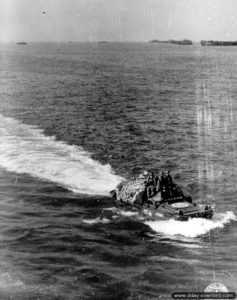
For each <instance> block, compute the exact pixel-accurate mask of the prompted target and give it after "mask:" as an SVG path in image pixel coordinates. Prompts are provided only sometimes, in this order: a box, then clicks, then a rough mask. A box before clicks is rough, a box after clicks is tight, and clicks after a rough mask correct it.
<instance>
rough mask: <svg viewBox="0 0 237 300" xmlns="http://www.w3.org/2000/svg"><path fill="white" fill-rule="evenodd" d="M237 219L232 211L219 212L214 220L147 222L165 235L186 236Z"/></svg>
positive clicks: (221, 225)
mask: <svg viewBox="0 0 237 300" xmlns="http://www.w3.org/2000/svg"><path fill="white" fill-rule="evenodd" d="M231 220H236V216H235V214H234V213H233V212H232V211H227V212H226V213H218V214H216V215H214V217H213V219H212V220H207V219H201V218H193V219H190V220H189V221H187V222H180V221H176V220H166V221H147V222H145V224H147V225H148V226H150V227H151V228H152V229H153V230H154V231H156V232H160V233H163V234H165V235H183V236H185V237H197V236H200V235H203V234H205V233H207V232H209V231H210V230H212V229H215V228H223V227H224V225H225V224H226V223H229V222H230V221H231Z"/></svg>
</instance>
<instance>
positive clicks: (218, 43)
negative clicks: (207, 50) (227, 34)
mask: <svg viewBox="0 0 237 300" xmlns="http://www.w3.org/2000/svg"><path fill="white" fill-rule="evenodd" d="M200 43H201V45H202V46H237V41H212V40H208V41H201V42H200Z"/></svg>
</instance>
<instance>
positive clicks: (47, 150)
mask: <svg viewBox="0 0 237 300" xmlns="http://www.w3.org/2000/svg"><path fill="white" fill-rule="evenodd" d="M236 50H237V49H236V48H235V47H201V46H198V45H195V46H178V45H169V44H164V45H162V44H151V43H127V44H126V43H98V44H97V43H88V44H87V43H35V44H34V43H31V44H29V45H27V46H19V45H15V44H1V45H0V299H17V300H18V299H30V300H31V299H62V300H63V299H70V300H72V299H94V300H99V299H100V300H106V299H108V300H110V299H119V300H120V299H129V300H135V299H171V293H172V292H178V291H189V292H195V291H200V292H201V291H204V289H205V288H206V287H207V285H208V284H210V283H213V282H218V283H222V284H224V285H225V286H226V287H227V288H228V290H229V291H232V292H236V286H237V284H236V283H237V262H236V251H237V246H236V245H237V232H236V229H237V222H236V203H237V195H236V192H237V176H236V174H237V84H236V82H237V51H236ZM167 169H169V170H170V171H171V173H172V175H173V178H174V180H175V181H176V182H177V183H179V184H181V185H182V186H183V187H184V188H185V189H186V190H188V191H189V192H190V193H191V195H192V197H193V199H194V200H195V201H196V202H197V203H199V204H205V203H209V204H210V205H212V207H214V208H215V215H214V217H213V219H212V220H204V219H192V220H189V221H188V222H179V221H175V220H167V219H165V218H164V217H162V216H161V215H157V217H156V218H154V217H152V216H150V215H149V213H148V212H147V211H139V210H137V209H134V208H131V207H130V208H129V207H120V206H118V205H117V204H116V203H115V202H114V201H113V200H111V198H110V197H109V191H110V190H112V189H113V188H114V187H115V186H116V185H117V183H119V182H120V181H121V180H122V179H123V178H129V177H133V176H136V175H138V174H140V173H141V172H143V171H144V170H153V171H155V172H156V171H158V170H167Z"/></svg>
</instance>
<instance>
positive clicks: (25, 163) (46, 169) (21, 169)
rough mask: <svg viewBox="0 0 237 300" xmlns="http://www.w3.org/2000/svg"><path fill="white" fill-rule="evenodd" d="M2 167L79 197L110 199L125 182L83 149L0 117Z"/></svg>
mask: <svg viewBox="0 0 237 300" xmlns="http://www.w3.org/2000/svg"><path fill="white" fill-rule="evenodd" d="M0 139H1V143H0V166H2V167H3V168H5V169H7V170H9V171H13V172H16V173H27V174H30V175H32V176H34V177H38V178H41V179H44V180H49V181H52V182H55V183H57V184H59V185H61V186H63V187H66V188H68V189H70V190H72V191H74V192H76V193H81V194H88V195H108V194H109V191H110V190H112V189H114V188H115V186H116V185H117V184H118V183H119V182H120V181H121V180H122V178H121V177H119V176H116V175H115V174H114V172H113V170H112V168H111V166H110V165H108V164H107V165H102V164H101V163H99V162H98V161H95V160H93V159H92V158H91V156H90V153H88V152H86V151H84V150H83V149H82V148H81V147H79V146H75V145H72V146H70V145H67V144H66V143H65V142H61V141H57V140H56V138H55V137H54V136H46V135H44V133H43V130H42V129H39V128H38V127H36V126H32V125H26V124H23V123H21V122H20V121H18V120H15V119H13V118H6V117H3V116H1V115H0Z"/></svg>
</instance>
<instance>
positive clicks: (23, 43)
mask: <svg viewBox="0 0 237 300" xmlns="http://www.w3.org/2000/svg"><path fill="white" fill-rule="evenodd" d="M16 44H17V45H28V43H26V42H18V43H16Z"/></svg>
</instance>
